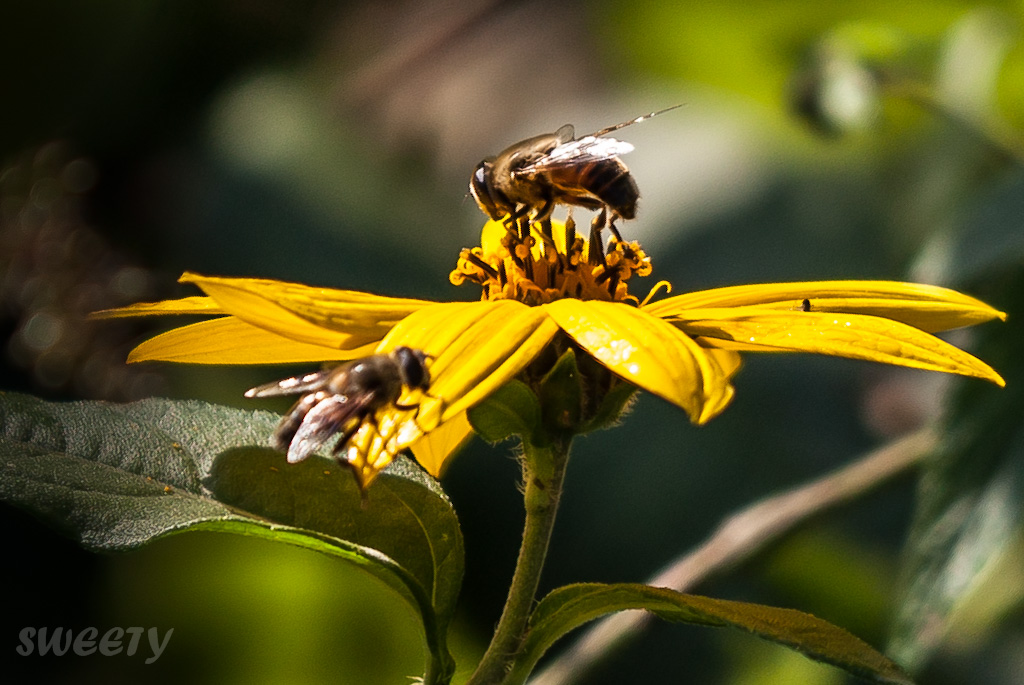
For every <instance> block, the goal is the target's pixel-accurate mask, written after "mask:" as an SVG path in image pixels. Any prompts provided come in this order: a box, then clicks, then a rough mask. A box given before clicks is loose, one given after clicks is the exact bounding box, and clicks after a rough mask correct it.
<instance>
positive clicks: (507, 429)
mask: <svg viewBox="0 0 1024 685" xmlns="http://www.w3.org/2000/svg"><path fill="white" fill-rule="evenodd" d="M467 416H469V423H470V425H471V426H473V430H474V431H475V432H476V433H477V435H479V436H480V437H481V438H483V439H484V440H486V441H487V442H489V443H492V444H493V443H498V442H502V441H503V440H507V439H509V438H510V437H512V436H513V435H518V436H520V437H522V438H523V439H524V440H530V441H531V442H533V443H535V444H539V443H538V441H539V440H542V434H543V431H542V430H541V406H540V402H539V401H538V400H537V396H536V395H534V394H533V391H532V390H530V387H529V386H528V385H526V384H525V383H523V382H522V381H518V380H511V381H509V382H507V383H505V384H504V385H503V386H501V387H500V388H498V390H497V391H495V392H493V393H491V394H490V395H489V396H488V397H487V399H485V400H484V401H483V402H481V403H480V404H478V405H476V406H475V407H473V408H471V409H470V410H469V411H468V412H467Z"/></svg>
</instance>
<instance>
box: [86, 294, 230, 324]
mask: <svg viewBox="0 0 1024 685" xmlns="http://www.w3.org/2000/svg"><path fill="white" fill-rule="evenodd" d="M226 313H227V312H225V311H224V310H223V309H221V308H220V305H218V304H217V303H216V302H214V301H213V299H211V298H209V297H203V296H202V295H193V296H192V297H182V298H179V299H177V300H163V301H161V302H137V303H135V304H130V305H128V306H127V307H117V308H115V309H102V310H100V311H98V312H93V313H92V314H90V315H89V318H90V319H124V318H128V317H134V316H158V315H163V314H208V315H216V314H226Z"/></svg>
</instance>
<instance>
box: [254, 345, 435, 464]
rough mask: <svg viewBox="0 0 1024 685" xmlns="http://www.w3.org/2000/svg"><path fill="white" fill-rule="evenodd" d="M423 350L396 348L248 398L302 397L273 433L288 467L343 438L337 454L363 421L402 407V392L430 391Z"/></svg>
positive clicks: (267, 387) (283, 382) (264, 387)
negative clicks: (383, 409)
mask: <svg viewBox="0 0 1024 685" xmlns="http://www.w3.org/2000/svg"><path fill="white" fill-rule="evenodd" d="M427 358H428V356H427V354H426V353H424V352H423V351H422V350H414V349H412V348H409V347H396V348H395V349H394V350H392V351H391V352H388V353H386V354H374V355H371V356H369V357H363V358H362V359H356V360H354V361H350V362H347V363H345V364H342V365H341V366H338V367H335V368H333V369H325V370H323V371H317V372H314V373H308V374H305V375H302V376H293V377H291V378H286V379H284V380H281V381H277V382H274V383H267V384H266V385H260V386H258V387H255V388H252V389H250V390H247V391H246V393H245V396H246V397H277V396H280V395H298V394H302V397H301V398H300V399H299V401H298V402H296V403H295V405H294V406H293V407H292V408H291V409H290V410H289V411H288V413H287V414H285V416H284V418H283V419H281V423H279V424H278V426H277V429H276V430H275V431H274V436H273V445H274V447H275V448H276V449H279V450H285V451H287V453H288V461H289V463H293V464H294V463H296V462H300V461H302V460H303V459H305V458H306V457H308V456H309V455H310V454H312V453H313V452H315V451H316V450H317V449H318V448H319V447H320V446H321V445H323V444H324V443H325V442H326V441H327V440H329V439H330V438H331V437H332V436H333V435H335V434H340V435H341V437H340V438H339V439H338V442H337V443H336V444H335V446H334V449H333V452H332V453H333V454H334V455H337V454H339V453H340V452H341V450H342V449H343V448H344V447H345V444H346V443H347V442H348V439H349V438H350V437H351V434H352V432H353V431H355V429H356V428H358V426H359V425H360V424H361V423H362V421H363V419H365V418H366V417H367V416H370V415H372V414H373V412H375V411H377V410H378V409H380V408H381V407H383V406H385V405H387V404H395V406H398V407H400V408H409V407H404V406H402V405H398V404H397V402H398V398H399V397H400V396H401V394H402V386H406V387H409V388H412V389H416V388H418V389H420V390H426V389H427V387H428V386H429V385H430V372H429V371H428V370H427V367H426V360H427Z"/></svg>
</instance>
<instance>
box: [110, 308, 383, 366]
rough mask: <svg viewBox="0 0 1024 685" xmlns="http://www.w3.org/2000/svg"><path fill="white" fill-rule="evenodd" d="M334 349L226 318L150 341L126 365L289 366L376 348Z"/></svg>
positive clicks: (356, 354) (355, 355)
mask: <svg viewBox="0 0 1024 685" xmlns="http://www.w3.org/2000/svg"><path fill="white" fill-rule="evenodd" d="M335 335H338V336H340V335H341V334H338V333H336V334H335ZM337 347H338V346H337V345H335V347H324V346H323V345H311V344H309V343H305V342H299V341H297V340H292V339H291V338H285V337H282V336H280V335H277V334H276V333H271V332H270V331H267V330H264V329H262V328H258V327H256V326H253V325H251V324H248V323H246V322H244V321H242V320H241V319H237V318H235V317H233V316H225V317H221V318H219V319H211V320H210V321H202V322H200V323H196V324H192V325H191V326H182V327H180V328H175V329H173V330H170V331H167V332H166V333H162V334H160V335H158V336H156V337H153V338H150V339H149V340H146V341H145V342H143V343H142V344H141V345H139V346H138V347H136V348H135V349H134V350H132V351H131V353H130V354H129V355H128V362H129V363H131V362H142V361H165V362H182V363H188V364H291V363H298V362H321V361H335V360H339V361H340V360H344V359H356V358H358V357H363V356H366V355H368V354H373V348H374V347H375V344H374V343H370V344H369V345H364V346H362V347H355V348H350V349H345V350H342V349H336V348H337Z"/></svg>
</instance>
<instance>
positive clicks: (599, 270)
mask: <svg viewBox="0 0 1024 685" xmlns="http://www.w3.org/2000/svg"><path fill="white" fill-rule="evenodd" d="M533 227H534V228H535V229H536V230H534V231H533V232H532V233H531V231H530V225H529V224H528V222H527V220H526V219H522V220H520V221H519V222H518V223H516V224H512V228H510V229H509V228H506V225H505V224H499V223H495V222H492V223H490V224H488V225H487V226H486V227H485V228H484V235H483V236H482V239H481V246H480V247H474V248H472V249H469V248H467V249H463V250H462V252H461V253H460V254H459V261H458V265H457V266H456V268H455V270H454V271H452V272H451V274H450V276H449V280H450V281H451V282H452V283H453V284H454V285H462V284H463V283H465V282H466V281H470V282H472V283H476V284H477V285H479V286H480V287H481V288H482V289H483V293H482V295H481V299H483V300H518V301H520V302H523V303H525V304H528V305H531V306H533V305H539V304H545V303H547V302H553V301H555V300H561V299H564V298H575V299H578V300H605V301H613V302H627V303H629V304H633V305H637V306H638V305H639V304H640V302H639V300H638V299H637V298H636V297H634V296H633V295H630V294H629V291H628V288H627V283H628V281H629V280H630V279H631V278H632V277H633V276H648V275H650V273H651V259H650V257H648V256H647V253H646V252H644V250H643V248H642V247H640V243H638V242H636V241H631V242H621V241H619V240H618V239H616V238H615V237H612V238H610V239H609V242H608V250H607V252H605V251H603V250H602V248H601V237H600V234H599V233H598V232H596V231H591V235H590V240H589V241H587V240H584V239H583V238H582V237H580V236H579V235H577V234H576V223H575V222H574V221H573V219H572V217H571V216H570V217H569V218H568V219H567V220H566V221H565V223H564V224H562V223H560V222H550V223H549V222H543V223H542V224H534V226H533ZM538 237H539V238H540V240H538V239H537V238H538Z"/></svg>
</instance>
